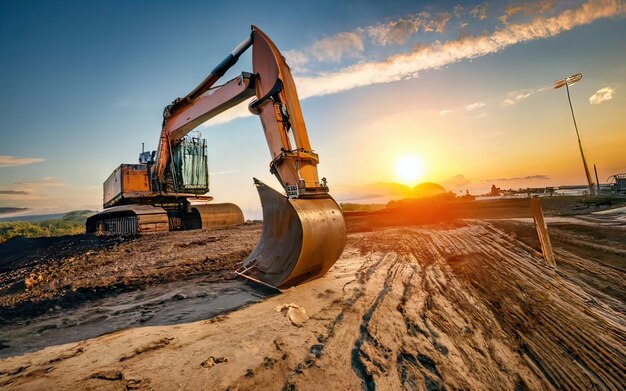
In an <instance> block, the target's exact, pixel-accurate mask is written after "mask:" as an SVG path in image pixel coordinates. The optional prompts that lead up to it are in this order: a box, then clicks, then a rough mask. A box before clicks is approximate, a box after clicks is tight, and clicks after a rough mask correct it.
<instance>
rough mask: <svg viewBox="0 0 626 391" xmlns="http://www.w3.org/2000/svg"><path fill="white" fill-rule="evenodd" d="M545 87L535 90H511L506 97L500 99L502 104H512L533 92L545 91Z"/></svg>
mask: <svg viewBox="0 0 626 391" xmlns="http://www.w3.org/2000/svg"><path fill="white" fill-rule="evenodd" d="M545 90H546V89H545V88H539V89H536V90H518V91H512V92H509V93H507V94H506V98H505V99H504V100H503V101H502V106H512V105H514V104H516V103H517V102H519V101H522V100H524V99H526V98H528V97H530V96H531V95H533V94H536V93H538V92H541V91H545Z"/></svg>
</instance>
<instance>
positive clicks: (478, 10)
mask: <svg viewBox="0 0 626 391" xmlns="http://www.w3.org/2000/svg"><path fill="white" fill-rule="evenodd" d="M488 6H489V5H488V4H487V2H484V3H482V4H479V5H477V6H476V7H474V8H472V9H471V10H470V15H472V16H473V17H474V18H477V19H479V20H485V19H487V7H488Z"/></svg>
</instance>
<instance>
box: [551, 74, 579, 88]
mask: <svg viewBox="0 0 626 391" xmlns="http://www.w3.org/2000/svg"><path fill="white" fill-rule="evenodd" d="M582 78H583V74H582V73H577V74H575V75H572V76H569V77H566V78H565V79H561V80H557V81H555V82H554V86H553V87H554V89H558V88H561V87H564V86H565V85H566V84H567V85H568V86H571V85H572V84H574V83H576V82H577V81H579V80H580V79H582Z"/></svg>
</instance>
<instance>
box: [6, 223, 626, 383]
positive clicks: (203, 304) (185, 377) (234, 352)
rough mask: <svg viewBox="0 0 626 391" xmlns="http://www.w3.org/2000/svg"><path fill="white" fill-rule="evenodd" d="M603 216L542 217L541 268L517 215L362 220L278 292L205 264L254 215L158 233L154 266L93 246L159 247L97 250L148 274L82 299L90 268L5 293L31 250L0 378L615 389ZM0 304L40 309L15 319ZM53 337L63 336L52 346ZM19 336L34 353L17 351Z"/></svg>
mask: <svg viewBox="0 0 626 391" xmlns="http://www.w3.org/2000/svg"><path fill="white" fill-rule="evenodd" d="M620 216H621V215H619V214H614V215H611V214H603V215H600V217H591V218H592V219H596V220H595V221H594V224H592V225H589V224H587V223H589V220H588V219H589V217H585V218H584V219H582V220H577V218H573V219H574V220H568V221H553V222H550V220H548V224H549V226H550V232H551V234H552V241H553V245H554V248H555V252H556V261H557V268H556V269H551V268H549V267H547V266H546V264H545V262H544V261H543V260H542V258H541V256H540V254H539V253H538V252H537V250H538V248H539V246H538V241H537V239H536V234H534V231H533V227H532V224H531V223H530V222H528V221H525V220H523V219H521V220H493V221H492V220H489V221H486V220H464V221H456V222H448V223H439V224H436V225H428V226H419V227H390V228H385V229H371V228H368V231H369V232H354V233H351V234H350V235H349V237H348V245H347V247H346V250H345V252H344V254H343V255H342V257H341V258H340V259H339V261H338V262H337V264H336V265H335V266H334V267H333V269H331V271H330V272H329V273H328V274H327V275H326V276H324V277H323V278H320V279H317V280H315V281H312V282H310V283H307V284H304V285H301V286H298V287H295V288H292V289H290V290H287V291H285V292H283V293H281V294H275V293H273V292H268V291H267V290H266V291H263V290H259V289H258V287H255V286H251V285H248V284H246V283H244V282H241V281H239V280H232V281H231V280H229V279H230V278H231V277H230V275H229V274H228V273H227V272H226V271H220V270H222V269H223V268H225V267H227V266H230V265H231V264H237V262H241V260H242V258H243V257H245V254H244V255H241V254H240V255H238V256H236V255H233V254H239V253H240V252H241V251H243V247H245V246H252V245H253V244H254V241H255V240H256V237H257V236H258V233H259V226H258V225H251V226H244V227H240V228H235V229H231V230H230V231H227V232H226V233H224V235H223V238H222V239H220V240H209V239H206V238H209V237H219V236H220V234H219V233H218V234H216V233H215V232H212V231H201V232H198V233H195V234H194V235H199V236H197V237H196V236H191V237H190V236H183V235H184V234H185V233H170V234H167V235H164V236H165V237H166V239H165V240H164V241H165V242H167V243H169V244H167V246H174V245H175V244H176V243H180V242H183V241H184V243H186V245H185V246H180V247H176V249H173V248H172V249H170V251H172V250H176V251H177V252H178V253H177V255H172V256H171V258H168V259H170V260H169V261H167V262H169V264H168V267H167V268H165V269H159V268H158V267H157V266H156V265H157V264H158V262H161V261H160V260H159V259H160V258H159V257H157V256H156V255H153V257H152V258H153V259H152V261H150V257H147V258H146V260H145V262H143V263H141V266H140V269H141V273H139V272H135V274H132V270H131V269H132V268H133V267H132V266H128V265H127V266H121V265H119V263H120V262H119V258H116V257H113V256H112V257H109V255H110V254H111V253H115V254H118V256H119V255H120V254H123V253H125V252H126V250H127V249H128V250H129V251H135V250H136V251H138V254H139V253H141V252H144V251H147V250H149V249H152V251H153V252H154V253H153V254H155V253H156V252H158V251H159V248H158V247H159V246H156V245H154V243H153V244H152V245H150V242H145V243H144V238H140V239H137V240H134V241H131V242H130V243H114V244H112V245H111V247H109V248H108V250H107V249H106V248H105V249H101V250H97V254H92V257H93V256H94V255H95V258H96V259H98V260H99V261H98V263H97V265H98V267H97V268H93V270H95V272H97V273H100V272H101V273H103V274H102V276H106V278H110V279H113V280H114V281H117V284H118V285H119V286H121V287H122V288H124V284H123V282H124V281H125V280H124V278H123V276H125V275H126V276H128V275H135V276H138V275H142V276H149V277H150V278H149V279H148V280H150V281H153V280H154V281H157V282H158V283H156V284H152V283H150V284H147V283H146V284H143V283H139V282H138V281H135V282H134V284H135V285H137V287H135V286H134V285H132V284H131V285H132V287H131V285H129V288H128V291H125V290H124V289H121V290H119V291H115V292H114V294H103V295H101V296H98V297H97V298H95V299H92V298H79V300H75V301H73V302H67V300H63V298H64V297H65V296H67V292H71V291H72V287H75V286H74V285H72V284H78V286H76V287H78V288H80V287H83V288H84V287H87V286H89V287H91V289H93V287H94V286H96V285H98V283H96V282H97V281H100V280H101V279H102V278H104V277H102V276H101V278H93V279H91V280H90V281H91V282H87V283H83V282H80V281H79V280H77V279H74V280H72V282H66V284H65V285H64V286H65V288H62V287H61V286H58V285H54V284H50V282H49V280H47V279H44V281H48V283H46V284H44V283H42V284H41V285H40V286H35V287H34V288H33V289H30V290H20V289H19V286H17V285H18V284H19V282H20V280H19V278H23V274H24V273H26V274H27V275H30V274H29V273H31V270H39V271H38V272H37V273H43V274H45V273H53V272H54V273H56V272H57V271H58V270H63V267H62V266H63V265H65V264H66V262H67V259H68V258H67V256H65V257H64V258H63V257H61V259H59V260H56V261H55V262H56V263H55V265H57V266H55V267H49V268H47V267H46V266H45V265H46V263H45V262H41V263H37V260H36V259H35V260H32V259H31V260H30V261H28V262H30V263H29V265H31V266H29V267H27V268H25V269H24V270H22V271H21V272H20V271H19V270H14V271H12V272H4V273H3V274H2V275H3V276H4V277H3V278H5V277H6V276H7V273H8V275H12V276H13V277H12V279H10V278H8V277H6V279H5V280H3V285H0V289H3V290H2V292H3V296H2V300H3V302H2V304H3V307H2V308H3V311H4V312H3V322H4V323H3V326H2V330H1V331H0V339H2V340H3V345H5V346H6V347H5V348H4V349H2V350H0V353H3V352H8V353H3V354H4V357H6V358H4V359H3V360H1V361H0V387H2V388H3V389H16V390H22V389H28V390H33V389H94V390H109V389H110V390H117V389H120V390H124V389H146V390H148V389H154V390H163V389H165V390H169V389H189V390H196V389H211V390H213V389H216V390H227V389H230V390H234V389H239V390H256V389H269V390H274V389H275V390H283V389H287V390H294V389H302V390H328V389H347V390H360V389H366V390H374V389H380V390H386V389H394V390H395V389H409V390H412V389H417V390H441V389H468V390H469V389H471V390H482V389H491V390H502V389H511V390H525V389H531V390H543V389H546V390H550V389H600V390H602V389H606V390H621V389H624V380H623V379H624V373H625V372H626V347H625V345H626V344H625V342H626V306H625V297H624V292H626V289H625V288H626V286H625V285H626V279H624V273H625V271H626V240H624V237H625V235H624V234H626V227H625V226H624V222H623V219H620V218H619V217H620ZM187 234H188V233H187ZM177 235H180V236H177ZM170 238H171V241H169V240H170ZM202 238H204V239H202ZM202 240H204V243H202V244H198V245H197V246H195V247H194V244H193V243H194V241H202ZM144 245H145V246H147V247H145V248H144V247H142V246H144ZM242 246H243V247H242ZM198 248H200V249H201V251H198ZM220 249H221V250H220ZM140 250H141V251H140ZM99 251H101V253H100V252H99ZM185 251H188V252H185ZM220 251H221V252H220ZM207 253H213V254H216V256H212V255H207ZM98 254H99V255H98ZM168 254H169V253H168ZM183 254H186V255H183ZM202 254H204V255H202ZM219 254H221V255H219ZM228 254H231V255H230V256H228ZM207 256H208V257H209V258H211V259H215V261H216V262H218V263H219V264H221V266H215V269H214V270H213V273H215V274H216V275H217V276H219V277H215V278H214V279H213V280H211V279H210V278H209V277H207V274H206V273H200V272H197V271H196V269H197V268H200V265H202V259H204V257H207ZM69 257H70V258H72V256H69ZM73 257H74V262H76V258H77V257H78V258H80V255H74V256H73ZM237 257H239V260H237V259H238V258H237ZM222 258H224V259H229V261H225V262H223V263H220V262H222V261H221V259H222ZM80 259H82V258H80ZM116 259H118V261H116ZM181 259H184V260H185V261H184V262H183V261H181ZM157 260H158V261H157ZM151 262H152V263H151ZM116 264H117V265H118V266H120V267H122V272H120V271H116V269H115V268H114V267H113V266H112V265H116ZM33 265H35V266H33ZM185 265H186V266H185ZM190 265H195V266H193V267H192V266H190ZM183 266H184V267H183ZM196 266H197V268H196ZM37 267H38V268H39V269H37ZM100 268H102V270H101V271H100V272H98V270H100ZM220 268H222V269H220ZM20 270H21V269H20ZM77 270H80V268H78V269H77ZM163 270H170V272H164V271H163ZM171 270H173V271H171ZM229 270H232V269H229ZM105 271H108V274H107V273H105ZM18 272H20V273H22V274H20V275H18V274H11V273H18ZM91 272H92V269H89V268H86V269H85V272H84V273H86V274H85V275H89V273H91ZM169 273H173V275H171V274H169ZM220 273H221V274H220ZM35 274H36V273H35ZM20 276H21V277H20ZM209 276H210V275H209ZM9 280H10V281H9ZM136 280H140V281H144V280H145V278H142V279H136ZM80 284H83V285H80ZM105 285H106V284H103V285H102V286H105ZM44 286H45V289H43V288H44ZM40 288H41V290H42V292H38V291H37V289H40ZM131 288H132V289H131ZM7 292H8V293H7ZM20 295H21V296H20ZM231 297H232V298H233V299H232V300H231ZM11 300H13V301H11ZM55 300H56V301H55ZM59 300H60V301H59ZM9 302H13V303H18V307H19V303H23V302H30V303H31V304H29V305H30V306H31V307H22V308H30V309H36V310H38V311H40V310H41V309H42V308H48V310H46V311H44V313H43V315H40V316H35V317H33V316H26V315H25V312H24V311H25V310H24V311H22V312H20V311H13V310H11V308H12V307H11V304H8V303H9ZM53 303H64V304H65V305H66V307H62V306H59V308H56V307H54V306H53V307H50V306H51V305H52V304H53ZM251 303H252V304H251ZM54 305H55V306H58V304H54ZM244 305H245V307H243V308H240V309H237V310H235V311H232V310H233V309H235V308H239V307H240V306H244ZM50 308H52V310H50ZM144 312H145V314H146V315H145V316H144V315H142V314H144ZM218 313H219V315H215V314H218ZM98 314H100V315H101V316H100V317H99V316H98ZM142 316H143V317H142ZM144 318H145V319H144ZM199 319H202V320H199ZM66 320H67V321H66ZM194 320H197V321H194ZM64 322H65V323H64ZM46 325H47V326H46ZM111 325H112V326H111ZM81 327H83V329H82V331H81ZM125 327H128V328H126V329H123V330H120V331H113V330H117V329H122V328H125ZM74 330H78V331H77V332H76V336H74V337H71V334H72V333H73V332H74ZM106 332H109V333H108V334H105V335H102V336H98V337H96V338H92V339H86V340H85V339H84V338H87V337H91V336H94V335H89V333H94V334H95V335H98V334H100V333H106ZM68 335H70V337H71V338H69V340H76V341H77V342H72V343H68V344H64V345H60V343H63V342H67V340H68V339H65V340H64V339H63V338H66V337H67V336H68ZM73 338H74V339H73ZM44 346H47V347H45V348H43V349H41V348H42V347H44ZM33 349H41V350H37V351H34V352H31V353H27V354H22V355H16V354H19V353H22V352H23V351H29V350H33ZM7 356H10V357H7Z"/></svg>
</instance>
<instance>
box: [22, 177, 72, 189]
mask: <svg viewBox="0 0 626 391" xmlns="http://www.w3.org/2000/svg"><path fill="white" fill-rule="evenodd" d="M13 183H14V184H16V185H20V186H25V187H26V186H30V187H36V188H41V187H58V186H65V183H63V182H61V181H59V180H58V178H55V177H52V176H46V177H43V178H41V180H40V181H33V182H13Z"/></svg>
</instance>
